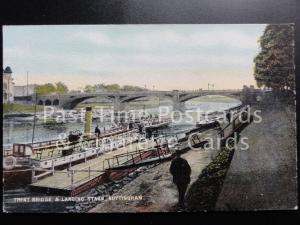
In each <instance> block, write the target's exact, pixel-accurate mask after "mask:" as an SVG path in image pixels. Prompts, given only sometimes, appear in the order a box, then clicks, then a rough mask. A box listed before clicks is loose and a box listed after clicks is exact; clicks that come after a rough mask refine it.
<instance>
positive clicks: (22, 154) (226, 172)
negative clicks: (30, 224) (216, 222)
mask: <svg viewBox="0 0 300 225" xmlns="http://www.w3.org/2000/svg"><path fill="white" fill-rule="evenodd" d="M294 39H295V38H294V24H180V25H179V24H157V25H154V24H153V25H151V24H149V25H25V26H3V74H2V79H3V151H2V152H3V170H2V171H3V187H4V190H3V206H2V208H3V211H4V212H7V213H16V212H22V213H28V212H37V213H46V212H56V213H57V212H59V213H120V212H122V213H126V212H131V213H132V212H134V213H140V212H144V213H145V212H201V211H243V210H294V209H298V201H297V157H296V155H297V151H296V147H297V146H296V97H295V96H296V92H295V64H294V55H295V53H294V52H295V51H294V48H295V40H294Z"/></svg>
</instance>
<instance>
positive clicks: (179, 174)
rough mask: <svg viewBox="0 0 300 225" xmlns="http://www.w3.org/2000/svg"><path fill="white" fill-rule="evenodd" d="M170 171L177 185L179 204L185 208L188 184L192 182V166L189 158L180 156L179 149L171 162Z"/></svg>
mask: <svg viewBox="0 0 300 225" xmlns="http://www.w3.org/2000/svg"><path fill="white" fill-rule="evenodd" d="M170 173H171V174H172V175H173V182H174V183H175V184H176V185H177V189H178V193H179V201H178V205H179V207H181V208H184V196H185V192H186V189H187V187H188V184H189V183H190V182H191V177H190V176H191V167H190V165H189V163H188V162H187V160H185V159H183V158H181V157H180V153H179V151H176V157H175V158H174V159H173V161H172V162H171V166H170Z"/></svg>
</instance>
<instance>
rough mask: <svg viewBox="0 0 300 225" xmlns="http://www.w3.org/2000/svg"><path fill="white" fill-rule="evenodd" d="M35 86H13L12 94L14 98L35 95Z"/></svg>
mask: <svg viewBox="0 0 300 225" xmlns="http://www.w3.org/2000/svg"><path fill="white" fill-rule="evenodd" d="M36 86H37V85H36V84H29V85H28V87H27V85H23V86H14V88H13V92H14V96H15V97H23V96H30V95H33V94H34V93H35V91H34V89H35V87H36Z"/></svg>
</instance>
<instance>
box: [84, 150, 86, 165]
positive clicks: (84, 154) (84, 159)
mask: <svg viewBox="0 0 300 225" xmlns="http://www.w3.org/2000/svg"><path fill="white" fill-rule="evenodd" d="M84 162H85V163H86V152H85V153H84Z"/></svg>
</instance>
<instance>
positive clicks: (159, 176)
mask: <svg viewBox="0 0 300 225" xmlns="http://www.w3.org/2000/svg"><path fill="white" fill-rule="evenodd" d="M211 132H212V133H211V135H212V137H215V136H216V131H214V130H212V131H211ZM216 154H217V151H216V150H210V151H204V150H190V151H188V152H186V153H185V154H183V155H182V158H185V159H186V160H187V161H188V162H189V164H190V166H191V169H192V174H191V184H192V183H193V182H194V181H196V180H197V178H198V176H199V174H200V173H201V171H202V170H203V169H204V168H205V167H206V166H207V165H208V164H209V163H210V162H211V161H212V159H213V158H214V157H215V156H216ZM170 164H171V162H170V161H168V162H164V163H161V164H159V165H157V166H155V167H153V168H150V169H148V170H145V171H144V172H143V173H142V174H141V175H139V177H137V178H136V179H135V180H133V181H131V182H130V183H128V184H126V185H125V186H124V187H123V188H122V189H120V190H118V191H116V192H115V193H113V194H112V195H111V196H112V197H116V196H123V197H128V196H140V195H141V196H142V200H137V201H130V200H114V201H112V200H109V199H108V200H105V201H103V202H102V203H100V204H98V205H97V206H96V207H94V208H93V209H91V210H90V211H89V212H92V213H100V212H101V213H109V212H172V211H177V209H176V204H177V201H178V193H177V188H176V186H175V184H174V183H173V182H172V175H171V174H170V172H169V168H170Z"/></svg>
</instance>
